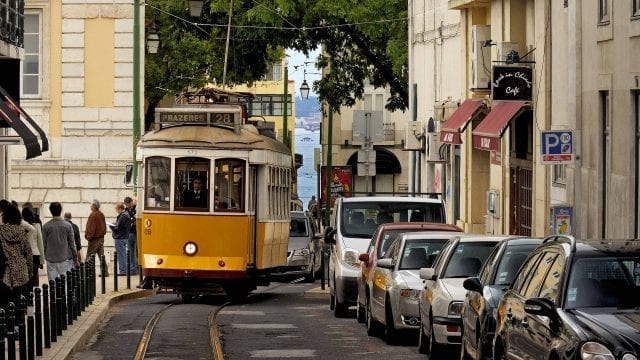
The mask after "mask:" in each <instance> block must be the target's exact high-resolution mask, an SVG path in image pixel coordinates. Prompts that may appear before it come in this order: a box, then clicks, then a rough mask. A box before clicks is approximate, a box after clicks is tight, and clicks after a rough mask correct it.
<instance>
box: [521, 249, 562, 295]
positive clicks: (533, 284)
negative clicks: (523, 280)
mask: <svg viewBox="0 0 640 360" xmlns="http://www.w3.org/2000/svg"><path fill="white" fill-rule="evenodd" d="M557 256H558V254H556V253H552V252H547V253H544V255H543V256H542V260H540V262H539V263H538V266H537V267H536V268H535V270H534V271H533V272H532V273H531V277H530V278H529V283H528V284H524V286H523V287H522V290H524V292H523V291H520V294H521V295H522V296H524V297H525V298H527V299H528V298H532V297H537V296H538V293H539V292H540V289H541V288H542V284H543V282H544V280H545V279H546V275H547V271H548V270H549V267H551V265H552V264H553V262H554V261H555V259H556V257H557Z"/></svg>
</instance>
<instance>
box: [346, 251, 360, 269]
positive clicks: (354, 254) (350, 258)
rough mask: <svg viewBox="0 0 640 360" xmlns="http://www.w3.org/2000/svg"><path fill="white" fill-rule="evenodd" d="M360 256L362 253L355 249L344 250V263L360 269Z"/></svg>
mask: <svg viewBox="0 0 640 360" xmlns="http://www.w3.org/2000/svg"><path fill="white" fill-rule="evenodd" d="M359 255H360V253H359V252H358V251H357V250H355V249H344V250H342V261H343V262H345V263H347V264H349V265H351V266H354V267H360V260H358V256H359Z"/></svg>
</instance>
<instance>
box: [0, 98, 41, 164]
mask: <svg viewBox="0 0 640 360" xmlns="http://www.w3.org/2000/svg"><path fill="white" fill-rule="evenodd" d="M25 120H26V122H25ZM0 127H5V128H12V129H13V130H14V131H15V132H16V133H17V134H18V136H19V138H18V139H16V138H15V137H12V136H9V137H6V138H5V137H2V136H0V144H2V143H5V144H14V143H22V144H24V146H25V148H26V149H27V159H31V158H33V157H36V156H40V155H42V152H43V151H48V150H49V141H48V140H47V135H46V134H45V133H44V131H43V130H42V129H41V128H40V126H38V124H37V123H36V122H35V121H34V120H33V119H32V118H31V117H30V116H29V114H27V113H26V112H25V111H24V109H22V108H21V107H20V105H18V103H17V102H15V101H14V100H13V99H12V98H11V96H10V95H9V93H7V92H6V91H5V90H4V89H3V88H2V86H0ZM34 131H35V132H36V133H38V135H39V136H40V139H39V140H40V141H41V142H42V145H40V142H39V141H38V136H36V135H35V133H34ZM3 140H6V141H3Z"/></svg>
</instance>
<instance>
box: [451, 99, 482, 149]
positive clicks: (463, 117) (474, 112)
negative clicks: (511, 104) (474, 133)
mask: <svg viewBox="0 0 640 360" xmlns="http://www.w3.org/2000/svg"><path fill="white" fill-rule="evenodd" d="M485 111H486V107H485V106H484V104H483V102H482V100H470V99H468V100H465V101H464V102H463V103H462V105H460V106H459V107H458V109H457V110H456V111H455V112H454V113H453V114H452V115H451V116H450V117H449V119H447V121H445V122H443V123H442V125H441V126H440V141H441V142H443V143H448V144H462V138H461V136H460V133H462V132H463V131H464V129H465V128H466V127H467V125H468V124H469V121H471V120H473V119H474V118H475V117H476V116H478V115H480V114H483V113H485Z"/></svg>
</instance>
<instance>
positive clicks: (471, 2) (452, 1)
mask: <svg viewBox="0 0 640 360" xmlns="http://www.w3.org/2000/svg"><path fill="white" fill-rule="evenodd" d="M489 6H491V0H449V9H451V10H462V9H468V8H472V7H489Z"/></svg>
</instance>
